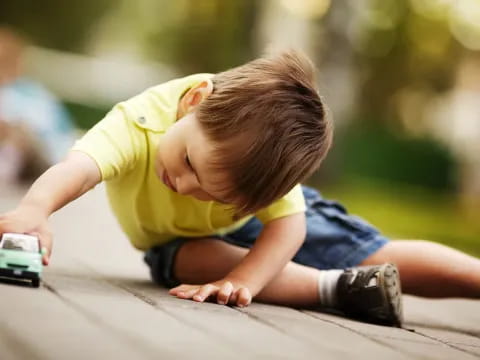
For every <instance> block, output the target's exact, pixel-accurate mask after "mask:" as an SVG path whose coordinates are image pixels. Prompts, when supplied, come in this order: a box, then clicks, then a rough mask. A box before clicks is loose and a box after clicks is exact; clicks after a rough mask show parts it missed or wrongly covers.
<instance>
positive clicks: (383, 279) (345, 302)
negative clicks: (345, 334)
mask: <svg viewBox="0 0 480 360" xmlns="http://www.w3.org/2000/svg"><path fill="white" fill-rule="evenodd" d="M337 299H338V304H339V306H338V309H339V310H341V311H343V312H344V313H345V314H346V315H347V316H350V317H353V318H357V319H359V320H363V321H367V322H372V323H376V324H381V325H390V326H397V327H401V326H402V321H403V308H402V291H401V288H400V276H399V272H398V269H397V267H396V266H395V265H393V264H383V265H373V266H359V267H353V268H349V269H346V270H345V271H344V273H343V274H342V275H340V279H339V280H338V286H337Z"/></svg>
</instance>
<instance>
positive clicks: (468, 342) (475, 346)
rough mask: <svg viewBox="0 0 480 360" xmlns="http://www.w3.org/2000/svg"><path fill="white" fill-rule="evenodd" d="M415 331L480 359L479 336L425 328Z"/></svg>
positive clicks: (421, 327) (416, 327)
mask: <svg viewBox="0 0 480 360" xmlns="http://www.w3.org/2000/svg"><path fill="white" fill-rule="evenodd" d="M414 329H415V331H416V332H417V334H421V335H423V336H426V337H429V338H432V339H436V340H437V341H440V342H443V343H445V344H447V345H449V346H451V347H454V348H457V349H459V350H462V351H465V352H468V353H470V354H472V355H477V356H479V357H480V338H478V337H477V336H471V335H467V334H463V333H460V332H455V331H451V330H445V329H435V328H431V327H425V326H415V327H414Z"/></svg>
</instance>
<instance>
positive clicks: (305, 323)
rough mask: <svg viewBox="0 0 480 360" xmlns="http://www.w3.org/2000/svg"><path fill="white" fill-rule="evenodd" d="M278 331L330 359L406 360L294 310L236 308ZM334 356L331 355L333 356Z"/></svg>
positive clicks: (373, 342)
mask: <svg viewBox="0 0 480 360" xmlns="http://www.w3.org/2000/svg"><path fill="white" fill-rule="evenodd" d="M239 311H242V312H244V313H245V314H247V315H248V316H250V317H253V318H257V319H259V320H260V321H262V322H265V323H267V324H270V325H271V326H274V327H276V328H278V329H281V330H282V331H284V332H286V333H288V334H289V335H291V336H294V337H295V338H298V339H303V340H304V341H308V342H309V343H311V344H312V345H313V346H314V347H315V348H316V349H317V351H318V354H319V355H320V354H321V355H325V354H326V353H328V354H332V358H350V359H353V358H355V359H368V360H370V359H372V356H373V355H374V357H375V358H380V359H410V357H409V356H406V355H404V354H402V352H401V351H398V350H395V349H392V348H391V347H390V346H388V345H385V344H383V343H380V342H379V341H377V340H376V339H371V338H368V337H366V336H364V335H362V334H358V333H356V332H352V331H350V330H349V329H346V328H344V327H342V326H339V325H338V324H335V323H332V322H326V321H323V320H322V319H319V318H317V317H313V316H309V315H307V314H305V313H303V312H300V311H298V310H295V309H291V308H286V307H281V306H272V305H264V304H256V303H254V304H252V305H251V306H249V307H248V308H244V309H239ZM333 354H334V356H333Z"/></svg>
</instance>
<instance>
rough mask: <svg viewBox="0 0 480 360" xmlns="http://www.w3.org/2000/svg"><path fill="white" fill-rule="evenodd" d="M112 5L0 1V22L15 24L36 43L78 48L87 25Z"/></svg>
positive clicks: (99, 0)
mask: <svg viewBox="0 0 480 360" xmlns="http://www.w3.org/2000/svg"><path fill="white" fill-rule="evenodd" d="M113 5H115V1H113V0H95V1H94V0H83V1H62V0H42V1H35V0H2V1H0V24H7V25H9V26H12V27H15V29H16V30H17V31H20V32H21V33H22V34H23V35H25V36H26V37H27V39H30V40H31V41H32V42H34V43H35V44H37V45H40V46H45V47H48V48H55V49H59V50H65V51H82V50H83V46H84V45H85V42H86V41H87V40H88V37H89V35H90V33H89V31H88V30H89V29H90V27H91V26H92V25H93V24H94V23H95V22H96V21H98V20H99V19H100V18H101V17H102V16H103V15H104V14H105V13H106V12H107V11H108V10H109V9H110V8H111V7H112V6H113Z"/></svg>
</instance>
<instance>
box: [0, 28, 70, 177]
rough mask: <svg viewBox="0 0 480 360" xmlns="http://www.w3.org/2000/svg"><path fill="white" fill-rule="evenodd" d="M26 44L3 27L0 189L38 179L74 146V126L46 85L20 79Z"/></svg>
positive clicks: (0, 46) (0, 47) (0, 31)
mask: <svg viewBox="0 0 480 360" xmlns="http://www.w3.org/2000/svg"><path fill="white" fill-rule="evenodd" d="M24 47H25V44H24V41H23V40H22V38H21V37H20V36H18V35H17V34H16V33H15V32H13V31H12V30H11V29H9V28H6V27H1V26H0V183H13V182H16V181H19V180H29V179H32V178H35V177H37V176H39V175H40V174H41V173H42V172H43V171H45V170H46V169H47V168H48V167H49V166H51V165H53V164H55V163H57V162H58V161H60V160H61V159H62V157H64V156H65V155H66V153H67V151H68V149H69V148H70V147H71V146H72V145H73V142H74V135H73V125H72V121H71V119H70V117H69V115H68V113H67V112H66V110H65V109H64V108H63V107H62V105H61V104H60V103H59V101H58V100H57V99H56V98H55V97H54V96H53V95H52V94H51V93H49V92H48V91H47V90H46V89H45V88H44V87H43V86H42V85H40V84H38V83H35V82H34V81H32V80H29V79H27V78H25V77H22V73H23V66H22V58H23V51H24Z"/></svg>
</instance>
